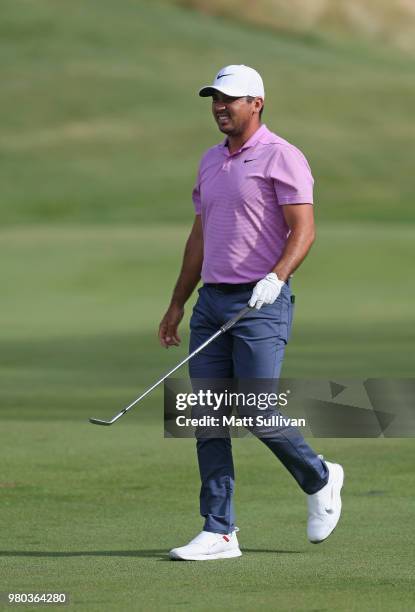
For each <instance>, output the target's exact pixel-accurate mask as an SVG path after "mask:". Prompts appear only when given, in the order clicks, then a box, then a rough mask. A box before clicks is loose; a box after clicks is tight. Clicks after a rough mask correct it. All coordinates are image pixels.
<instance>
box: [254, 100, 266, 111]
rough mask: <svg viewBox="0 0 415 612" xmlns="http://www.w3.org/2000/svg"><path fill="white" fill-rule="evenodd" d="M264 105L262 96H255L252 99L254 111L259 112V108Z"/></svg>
mask: <svg viewBox="0 0 415 612" xmlns="http://www.w3.org/2000/svg"><path fill="white" fill-rule="evenodd" d="M263 106H264V100H263V99H262V98H255V100H254V108H255V112H256V113H259V111H260V110H261V108H262V107H263Z"/></svg>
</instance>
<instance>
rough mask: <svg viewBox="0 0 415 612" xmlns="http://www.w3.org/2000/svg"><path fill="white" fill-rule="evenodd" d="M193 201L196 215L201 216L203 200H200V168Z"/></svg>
mask: <svg viewBox="0 0 415 612" xmlns="http://www.w3.org/2000/svg"><path fill="white" fill-rule="evenodd" d="M192 200H193V205H194V207H195V213H196V214H197V215H200V213H201V211H202V204H201V199H200V168H199V171H198V173H197V179H196V184H195V186H194V187H193V191H192Z"/></svg>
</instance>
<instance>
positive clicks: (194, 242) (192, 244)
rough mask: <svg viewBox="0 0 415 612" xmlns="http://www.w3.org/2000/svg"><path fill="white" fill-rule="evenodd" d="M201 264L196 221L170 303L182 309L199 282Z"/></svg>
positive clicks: (198, 230)
mask: <svg viewBox="0 0 415 612" xmlns="http://www.w3.org/2000/svg"><path fill="white" fill-rule="evenodd" d="M202 263H203V236H202V232H201V225H200V220H196V221H195V224H194V226H193V229H192V231H191V233H190V236H189V238H188V240H187V242H186V247H185V250H184V255H183V262H182V267H181V270H180V274H179V278H178V279H177V282H176V285H175V287H174V291H173V295H172V299H171V303H172V304H175V305H177V306H180V307H183V306H184V304H185V303H186V301H187V300H188V299H189V297H190V296H191V294H192V293H193V291H194V289H195V287H196V286H197V284H198V282H199V281H200V275H201V271H202Z"/></svg>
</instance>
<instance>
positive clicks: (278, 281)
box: [265, 272, 286, 283]
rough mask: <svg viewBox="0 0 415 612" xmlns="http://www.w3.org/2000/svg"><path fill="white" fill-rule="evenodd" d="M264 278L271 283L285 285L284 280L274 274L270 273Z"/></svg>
mask: <svg viewBox="0 0 415 612" xmlns="http://www.w3.org/2000/svg"><path fill="white" fill-rule="evenodd" d="M265 278H268V279H269V280H271V281H273V282H277V283H285V282H286V278H283V277H282V276H280V275H279V274H277V273H276V272H270V273H269V274H267V276H266V277H265Z"/></svg>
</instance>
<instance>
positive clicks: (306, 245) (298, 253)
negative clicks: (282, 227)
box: [272, 226, 315, 281]
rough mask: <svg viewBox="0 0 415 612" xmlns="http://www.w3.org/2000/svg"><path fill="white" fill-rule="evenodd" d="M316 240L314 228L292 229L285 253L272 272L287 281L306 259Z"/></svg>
mask: <svg viewBox="0 0 415 612" xmlns="http://www.w3.org/2000/svg"><path fill="white" fill-rule="evenodd" d="M314 238H315V234H314V227H313V226H310V227H304V226H300V227H297V228H294V229H292V231H291V233H290V235H289V237H288V239H287V243H286V245H285V248H284V251H283V253H282V255H281V257H280V259H279V260H278V263H277V264H276V265H275V267H274V268H273V269H272V272H275V274H276V275H277V276H278V278H279V279H280V280H283V281H286V280H287V279H288V277H289V276H290V274H292V273H293V272H294V270H296V269H297V268H298V266H299V265H300V264H301V263H302V261H303V260H304V259H305V257H306V255H307V253H308V252H309V250H310V248H311V245H312V244H313V242H314Z"/></svg>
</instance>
